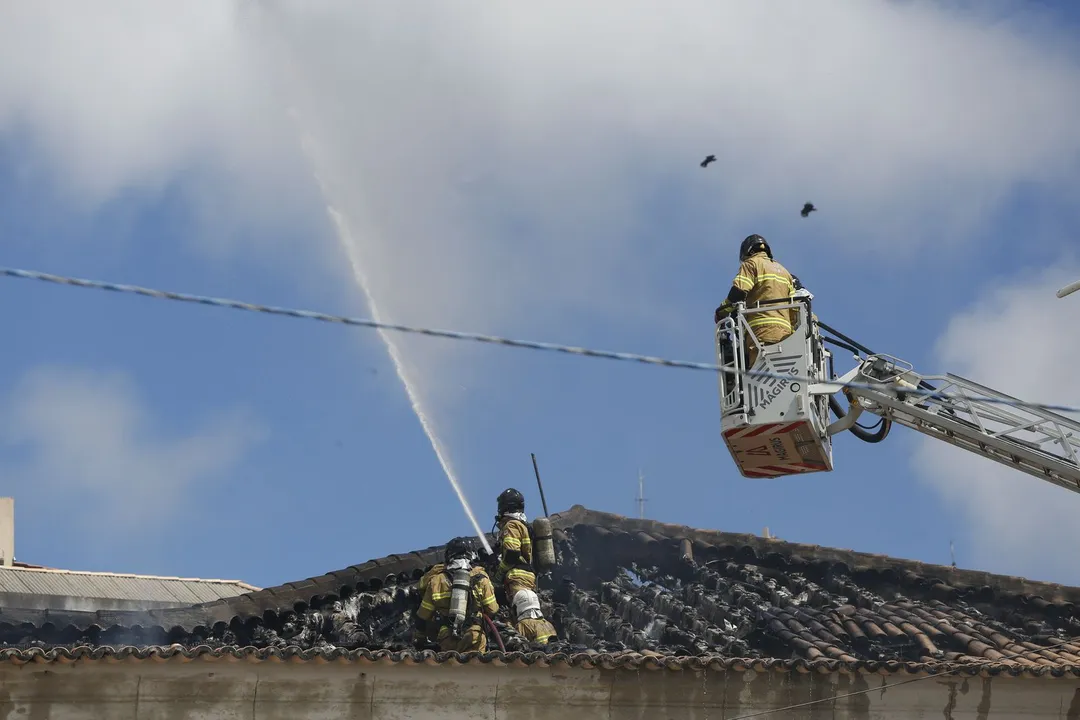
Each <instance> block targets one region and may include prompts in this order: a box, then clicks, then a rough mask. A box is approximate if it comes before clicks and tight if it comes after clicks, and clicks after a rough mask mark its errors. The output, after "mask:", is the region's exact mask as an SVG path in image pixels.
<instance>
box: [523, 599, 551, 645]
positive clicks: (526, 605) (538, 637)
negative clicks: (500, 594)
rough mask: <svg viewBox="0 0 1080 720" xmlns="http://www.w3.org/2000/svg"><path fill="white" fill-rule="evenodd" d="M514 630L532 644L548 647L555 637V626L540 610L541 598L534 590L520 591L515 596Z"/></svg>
mask: <svg viewBox="0 0 1080 720" xmlns="http://www.w3.org/2000/svg"><path fill="white" fill-rule="evenodd" d="M513 608H514V629H515V630H517V633H518V635H520V636H521V637H522V638H524V639H525V640H527V641H528V642H530V643H535V644H537V645H547V644H548V641H550V640H551V639H552V638H553V637H555V626H554V625H552V624H551V623H550V622H548V621H547V619H545V618H544V613H543V612H542V611H541V610H540V596H538V595H537V594H536V593H535V592H534V591H532V590H518V592H517V594H516V595H515V596H514V602H513Z"/></svg>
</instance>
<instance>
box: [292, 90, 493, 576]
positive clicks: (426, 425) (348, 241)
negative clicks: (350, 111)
mask: <svg viewBox="0 0 1080 720" xmlns="http://www.w3.org/2000/svg"><path fill="white" fill-rule="evenodd" d="M289 114H290V115H291V116H292V118H293V121H294V122H295V123H296V124H297V127H299V119H298V117H297V113H296V112H295V110H290V112H289ZM300 145H301V148H302V150H303V152H304V156H305V157H306V158H307V161H308V163H309V164H310V165H311V167H312V175H313V176H314V178H315V182H316V183H318V185H319V189H320V191H321V193H322V198H323V201H324V202H325V203H326V212H327V214H329V215H330V219H331V220H333V222H334V229H335V231H336V233H337V237H338V241H339V242H340V243H341V245H342V247H343V248H344V250H345V254H346V256H347V257H348V258H349V264H350V265H351V266H352V271H353V277H354V278H355V279H356V283H357V284H358V285H359V286H360V289H361V290H363V292H364V296H365V297H366V298H367V304H368V308H369V309H370V311H371V316H372V319H373V320H375V321H376V322H381V321H382V314H381V313H380V312H379V306H378V304H377V303H376V302H375V297H374V296H373V295H372V293H371V285H370V283H369V282H368V278H367V274H366V273H365V272H364V268H363V262H362V261H361V258H360V253H359V250H358V249H357V245H356V242H354V239H353V235H352V232H351V231H350V230H349V225H348V222H347V221H346V219H345V216H344V215H343V214H342V213H341V212H339V211H338V210H337V209H336V208H335V207H334V206H333V204H332V203H331V202H330V199H329V198H330V193H329V192H328V190H327V187H326V184H325V183H324V182H323V179H322V177H321V176H320V175H319V172H318V171H317V170H315V168H316V167H317V164H316V162H315V153H314V147H313V145H314V143H313V141H312V140H311V138H310V137H309V136H308V135H306V134H304V133H303V131H301V133H300ZM377 332H378V333H379V337H380V338H382V341H383V343H385V344H386V349H387V351H388V352H389V353H390V359H391V360H392V361H393V363H394V370H395V371H397V376H398V378H399V379H400V380H401V384H402V385H404V386H405V393H406V394H407V395H408V396H409V403H410V404H411V405H412V409H413V412H414V413H416V417H417V419H418V420H420V426H421V427H422V428H423V429H424V434H425V435H427V438H428V441H429V442H430V443H431V448H432V449H433V450H434V451H435V457H437V458H438V460H439V464H440V465H441V466H442V469H443V472H445V473H446V478H447V480H449V481H450V485H451V487H453V489H454V493H455V494H457V496H458V500H459V501H461V507H462V508H463V509H464V510H465V514H466V515H468V517H469V522H471V523H472V526H473V529H474V530H475V531H476V536H477V537H478V538H480V543H481V544H482V545H483V546H484V550H485V552H487V553H488V554H489V555H490V554H491V545H490V544H489V543H488V541H487V536H485V535H484V531H483V530H481V529H480V523H478V522H477V521H476V516H474V515H473V511H472V508H471V507H470V506H469V501H468V499H466V497H465V493H464V492H463V491H462V489H461V483H460V482H458V478H457V474H456V473H455V472H454V468H453V466H451V464H450V459H449V457H448V456H447V453H446V449H445V448H444V447H443V444H442V442H441V441H440V440H439V436H438V435H437V434H436V432H435V428H434V427H433V426H432V424H431V420H430V419H429V418H428V415H427V413H426V412H424V406H423V404H422V403H421V402H420V396H419V394H418V393H417V392H416V387H415V385H414V383H413V382H412V380H411V379H410V377H409V373H408V371H407V370H406V367H405V361H404V359H403V358H402V356H401V349H400V348H399V347H398V346H397V343H395V342H394V340H393V338H391V337H390V335H389V334H388V333H387V332H386V331H385V330H383V329H381V328H379V329H377Z"/></svg>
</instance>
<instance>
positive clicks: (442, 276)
mask: <svg viewBox="0 0 1080 720" xmlns="http://www.w3.org/2000/svg"><path fill="white" fill-rule="evenodd" d="M1077 32H1080V10H1077V9H1076V7H1075V5H1074V4H1071V3H1065V2H1060V3H1058V2H1049V1H1047V2H1040V3H1032V2H1025V3H1022V2H1012V1H1011V0H995V1H994V2H978V3H974V2H929V1H921V0H907V1H905V2H899V1H885V0H882V1H870V0H828V1H823V2H816V3H813V7H811V6H810V4H808V3H805V2H801V1H800V0H777V2H774V3H770V4H769V5H768V6H767V7H766V6H765V5H763V4H750V3H746V4H738V5H736V4H734V3H716V2H708V1H705V0H701V1H697V0H687V1H686V2H683V3H679V4H678V5H676V6H670V7H668V6H665V8H664V9H663V11H661V10H659V6H657V5H656V4H655V3H649V2H644V1H643V0H618V2H614V1H608V0H595V1H594V2H590V3H588V4H587V6H583V5H582V4H581V3H572V2H568V1H564V0H551V1H550V2H547V3H543V4H532V5H520V4H516V5H513V6H510V5H498V4H492V3H487V2H480V1H479V0H462V1H461V2H457V3H453V4H448V3H442V2H436V1H435V0H432V1H430V2H428V1H424V0H412V1H411V2H399V3H392V4H386V3H356V2H349V1H347V0H234V1H233V2H221V1H219V0H190V1H189V2H185V3H179V4H178V3H175V2H164V1H154V2H147V1H146V0H111V1H110V9H109V12H107V13H102V12H101V9H100V7H98V6H95V7H93V8H91V7H90V6H89V5H88V4H86V3H84V2H80V1H79V0H38V1H37V2H34V3H6V4H4V5H3V6H2V7H0V247H2V252H0V265H4V266H7V267H16V268H27V269H32V270H40V271H44V272H50V273H57V274H61V275H71V276H76V277H88V278H96V279H101V280H107V281H114V282H122V283H130V284H137V285H143V286H150V287H157V288H162V289H167V290H175V291H181V292H188V293H195V294H204V295H211V296H217V297H228V298H236V299H241V300H247V301H251V302H257V303H264V304H269V305H278V306H291V307H300V308H306V309H312V310H319V311H324V312H330V313H338V314H345V315H356V316H363V317H372V316H377V317H379V318H381V319H383V320H386V321H391V322H399V323H405V324H411V325H421V326H428V327H437V328H448V329H456V330H462V331H469V332H482V333H494V334H502V335H507V336H511V337H515V338H522V339H532V340H540V341H548V342H557V343H568V344H573V345H585V346H591V347H597V348H602V349H610V350H623V351H628V352H640V353H645V354H650V355H661V356H666V357H672V358H678V359H683V360H695V361H700V362H712V361H713V360H714V359H715V356H714V348H713V326H712V323H711V317H712V312H713V309H714V308H715V307H716V305H717V304H719V302H720V301H721V300H722V299H723V297H724V296H725V295H726V294H727V290H728V288H729V286H730V283H731V279H732V277H733V276H734V274H735V270H736V268H737V248H738V246H739V243H740V242H741V240H742V238H744V237H745V236H746V235H748V234H750V233H754V232H756V233H760V234H762V235H764V236H765V237H766V238H768V239H769V241H770V243H771V245H772V247H773V249H774V251H775V254H776V257H777V259H778V260H779V261H780V262H781V263H783V264H784V265H785V266H786V267H788V268H789V269H790V270H791V271H793V272H795V273H796V274H798V275H799V276H800V278H801V279H802V280H803V282H804V283H805V284H806V285H807V286H808V287H809V288H810V289H811V290H812V291H813V292H814V294H815V296H816V299H815V311H816V312H817V314H818V315H819V316H820V317H821V318H822V320H824V321H825V322H827V323H829V324H830V325H832V326H833V327H836V328H838V329H840V330H842V331H843V332H845V333H846V334H848V335H851V336H853V337H855V338H857V339H858V340H860V341H861V342H863V343H864V344H866V345H868V346H870V347H872V348H874V349H875V350H879V351H881V352H887V353H889V354H891V355H894V356H897V357H900V358H903V359H904V360H907V361H909V362H911V363H913V364H914V366H915V368H916V369H917V370H919V371H921V372H924V373H927V374H940V373H945V372H954V373H957V374H960V375H963V376H965V377H969V378H972V379H974V380H977V381H980V382H983V383H984V384H988V385H990V386H992V387H994V388H996V389H998V390H1000V391H1003V392H1007V393H1010V394H1014V395H1017V396H1020V397H1022V398H1025V399H1029V400H1032V401H1042V402H1054V403H1064V404H1070V405H1073V406H1080V381H1078V380H1077V376H1076V372H1075V369H1074V368H1075V360H1074V358H1075V357H1076V356H1077V354H1078V353H1080V333H1077V331H1076V327H1077V322H1078V321H1080V295H1074V296H1071V297H1068V298H1065V299H1057V298H1056V297H1055V296H1054V292H1055V290H1056V289H1057V288H1058V287H1061V286H1062V285H1064V284H1065V283H1067V282H1070V281H1072V280H1075V279H1077V278H1080V253H1078V252H1077V249H1076V248H1077V239H1078V237H1080V207H1078V206H1077V205H1076V203H1075V197H1076V193H1077V191H1078V190H1080V125H1078V124H1077V123H1076V117H1077V116H1078V114H1080V50H1078V49H1077V46H1076V43H1075V37H1076V34H1077ZM707 154H714V155H716V157H717V161H716V162H715V163H713V164H712V165H710V166H709V167H708V168H707V169H704V170H703V169H702V168H700V167H699V166H698V163H699V162H700V161H701V159H702V158H703V157H704V156H705V155H707ZM807 201H810V202H813V203H814V204H815V205H816V206H817V207H818V208H819V211H818V212H816V213H814V214H813V215H811V216H810V217H809V218H807V219H803V218H801V217H800V216H799V209H800V208H801V207H802V204H803V203H804V202H807ZM0 327H2V328H3V329H4V337H5V341H6V342H5V351H4V352H3V353H0V477H3V478H5V480H6V481H5V483H4V488H3V494H5V495H11V496H14V497H15V498H16V557H17V558H18V559H19V560H21V561H25V562H32V563H38V564H44V565H48V566H52V567H63V568H73V569H87V570H107V571H120V572H136V573H153V574H160V575H178V576H183V577H215V578H234V579H242V580H244V581H247V582H250V583H253V584H255V585H259V586H264V587H265V586H270V585H274V584H278V583H283V582H288V581H290V580H296V579H301V578H305V577H309V576H314V575H320V574H323V573H325V572H327V571H331V570H334V569H338V568H342V567H345V566H348V565H353V564H357V563H362V562H365V561H366V560H368V559H371V558H377V557H381V556H384V555H387V554H390V553H400V552H408V551H410V550H414V549H421V548H425V547H428V546H431V545H438V544H441V543H443V542H445V541H446V540H447V539H449V538H450V537H453V536H455V535H469V534H472V532H473V526H472V524H471V522H470V520H469V518H468V517H467V515H466V513H465V512H464V511H463V509H462V506H461V504H460V503H459V501H458V498H457V496H456V495H455V493H454V491H453V489H452V488H451V485H450V483H449V482H448V480H447V477H446V473H445V472H444V470H443V468H442V466H441V465H440V462H439V459H438V458H437V457H436V454H435V452H434V451H433V449H432V444H431V442H430V441H429V439H428V437H427V436H426V435H425V432H424V429H423V427H422V424H421V422H420V421H419V419H418V417H417V414H416V412H415V411H414V407H413V398H414V399H415V400H416V402H418V403H419V405H420V407H421V409H422V411H423V412H424V414H425V416H426V419H427V422H428V424H429V425H430V427H432V428H433V429H434V432H435V433H436V435H437V437H438V439H439V440H438V441H439V443H440V446H441V447H442V449H443V450H444V451H445V456H446V460H447V462H448V465H449V467H450V468H451V470H452V472H453V473H454V475H455V476H456V477H457V478H458V479H459V482H460V486H461V488H462V492H463V493H464V495H465V497H466V498H467V499H468V501H469V503H470V504H471V507H472V509H473V512H474V514H475V517H476V518H477V520H478V522H479V524H480V526H481V527H482V528H483V529H485V530H486V529H488V528H490V526H491V523H492V521H493V515H494V510H495V507H494V505H495V497H496V496H497V495H498V493H499V492H500V491H502V490H503V489H504V488H506V487H511V486H512V487H517V488H519V489H520V490H522V491H523V492H524V493H525V496H526V499H527V503H528V512H529V514H530V516H533V515H535V514H537V512H539V510H540V503H539V495H538V492H537V490H536V482H535V479H534V477H533V474H532V465H531V462H530V459H529V454H530V453H535V454H536V456H537V461H538V464H539V468H540V472H541V475H542V478H543V481H544V489H545V494H546V498H547V503H548V506H549V510H550V511H551V512H556V511H560V510H566V509H569V508H570V507H571V506H572V505H575V504H581V505H584V506H586V507H589V508H592V509H596V510H604V511H609V512H614V513H619V514H623V515H630V516H633V515H635V514H636V512H637V507H636V503H635V496H636V494H637V489H638V485H637V479H638V473H639V471H640V472H641V473H643V474H644V477H645V495H646V497H647V499H648V502H647V503H646V505H645V512H646V515H647V517H649V518H652V519H656V520H661V521H664V522H672V523H679V524H686V525H691V526H695V527H699V528H712V529H720V530H727V531H734V532H748V533H755V534H760V533H761V532H762V531H763V529H764V528H765V527H768V528H769V530H770V532H771V533H772V534H773V535H775V536H778V537H780V538H782V539H784V540H790V541H796V542H803V543H811V544H817V545H823V546H831V547H840V548H849V549H854V550H859V551H864V552H873V553H884V554H888V555H892V556H896V557H901V558H909V559H916V560H922V561H925V562H932V563H941V564H948V563H949V562H950V560H951V555H950V543H952V545H953V547H954V549H955V550H954V551H955V559H956V562H957V564H958V565H959V566H961V567H965V568H971V569H979V570H986V571H991V572H998V573H1005V574H1010V575H1021V576H1026V577H1029V578H1032V579H1039V580H1049V581H1055V582H1064V583H1069V584H1075V585H1080V563H1078V562H1077V561H1076V560H1075V559H1073V557H1072V555H1071V553H1068V552H1061V551H1059V550H1057V548H1068V547H1073V546H1075V545H1076V543H1077V541H1080V526H1078V525H1077V524H1076V523H1075V522H1074V521H1073V518H1074V517H1075V512H1076V510H1077V509H1078V508H1080V495H1074V494H1071V493H1068V492H1066V491H1064V490H1060V489H1058V488H1056V487H1054V486H1051V485H1048V484H1046V483H1043V482H1041V481H1039V480H1037V479H1035V478H1030V477H1029V476H1026V475H1024V474H1021V473H1017V472H1015V471H1010V470H1009V469H1007V468H1004V467H1001V466H998V465H997V464H995V463H993V462H991V461H989V460H985V459H982V458H979V457H976V456H974V455H970V454H968V453H966V452H964V451H962V450H959V449H956V448H952V447H951V446H947V445H944V444H942V443H938V442H936V441H933V440H930V439H927V438H924V437H923V436H921V435H919V434H917V433H915V432H913V431H910V430H907V429H905V428H900V427H897V428H894V430H893V432H892V433H891V435H890V436H889V438H888V439H887V440H886V441H885V442H884V443H882V444H880V445H867V444H863V443H860V442H859V441H858V440H856V439H855V438H853V437H850V436H841V437H838V438H837V439H836V443H835V448H834V453H835V464H836V469H835V470H834V471H833V472H831V473H828V474H814V475H809V476H804V477H789V478H783V479H776V480H767V481H763V480H749V479H746V478H743V477H741V476H740V475H739V474H738V472H737V470H736V469H735V466H734V464H733V462H732V460H731V458H730V456H729V454H728V452H727V450H726V449H725V447H724V445H723V442H722V440H721V436H720V417H719V398H718V394H717V386H716V379H715V377H714V376H713V375H711V374H709V373H705V372H695V371H692V370H680V369H669V368H660V367H648V366H642V365H637V364H630V363H618V362H613V361H605V360H599V359H591V358H580V357H569V356H563V355H556V354H551V353H541V352H532V351H527V350H522V349H514V348H501V347H493V346H487V345H480V344H472V343H463V342H456V341H452V340H446V339H437V338H428V337H418V336H406V335H402V334H400V333H387V334H385V335H381V334H380V333H379V332H377V331H374V330H370V329H362V328H350V327H344V326H338V325H329V324H323V323H315V322H309V321H303V320H298V319H290V318H281V317H272V316H266V315H255V314H248V313H240V312H236V311H231V310H225V309H217V308H210V307H202V306H195V305H188V304H182V303H169V302H165V301H158V300H151V299H146V298H140V297H135V296H125V295H118V294H114V293H104V292H99V291H93V290H84V289H78V288H68V287H60V286H54V285H46V284H43V283H36V282H33V281H28V280H18V279H4V280H2V281H0ZM387 342H389V343H391V345H392V350H393V352H392V353H391V351H390V349H389V348H388V346H387ZM395 357H396V358H397V360H398V361H399V362H400V363H401V366H402V367H401V371H400V372H401V374H400V375H399V372H398V370H397V369H396V368H395V363H394V358H395ZM847 362H848V360H847V359H846V358H843V357H838V358H837V364H838V366H842V367H843V369H846V367H848V366H849V364H848V365H846V364H845V363H847ZM402 375H403V376H404V377H405V378H406V379H407V380H408V382H409V384H410V392H411V394H410V392H406V389H405V388H404V387H403V384H402V380H401V376H402Z"/></svg>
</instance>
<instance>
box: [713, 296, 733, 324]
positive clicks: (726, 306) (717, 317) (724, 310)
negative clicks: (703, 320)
mask: <svg viewBox="0 0 1080 720" xmlns="http://www.w3.org/2000/svg"><path fill="white" fill-rule="evenodd" d="M731 310H732V306H731V303H730V302H728V301H727V300H725V301H724V302H722V303H720V307H718V308H716V312H714V313H713V324H714V325H717V324H719V323H720V321H721V320H723V319H724V316H725V315H728V314H730V313H731Z"/></svg>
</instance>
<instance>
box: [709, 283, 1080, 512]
mask: <svg viewBox="0 0 1080 720" xmlns="http://www.w3.org/2000/svg"><path fill="white" fill-rule="evenodd" d="M811 298H812V296H810V295H809V293H805V295H804V296H803V297H795V298H791V299H785V300H780V301H773V302H767V303H760V304H759V305H758V306H756V307H753V308H748V307H747V306H746V304H745V303H736V304H735V306H734V308H733V311H732V313H731V314H730V315H729V316H727V317H725V318H722V319H721V320H720V322H719V323H717V325H716V353H717V364H718V365H719V366H720V367H721V372H720V373H718V375H719V383H720V414H721V431H722V434H723V438H724V442H725V444H726V445H727V448H728V450H729V451H730V452H731V456H732V458H733V459H734V461H735V464H736V465H737V466H738V468H739V472H740V473H741V474H742V475H743V476H744V477H748V478H775V477H783V476H789V475H797V474H803V473H814V472H829V471H831V470H832V469H833V450H832V438H833V436H835V435H836V434H838V433H840V432H843V431H845V430H847V431H850V432H851V433H852V434H854V435H855V436H856V437H858V438H859V439H860V440H863V441H865V442H870V443H877V442H881V441H882V440H884V439H885V437H886V436H887V435H888V434H889V431H890V429H891V427H892V425H893V424H894V423H895V424H898V425H903V426H905V427H909V428H911V429H912V430H917V431H918V432H921V433H923V434H924V435H928V436H930V437H933V438H936V439H938V440H941V441H943V442H947V443H949V444H951V445H955V446H956V447H960V448H963V449H964V450H967V451H969V452H972V453H975V454H977V455H981V456H983V457H985V458H988V459H990V460H994V461H995V462H998V463H1001V464H1003V465H1008V466H1009V467H1012V468H1014V469H1016V470H1019V471H1021V472H1025V473H1028V474H1029V475H1034V476H1035V477H1038V478H1041V479H1043V480H1046V481H1047V482H1050V483H1053V484H1055V485H1058V486H1060V487H1063V488H1066V489H1068V490H1072V491H1074V492H1080V422H1077V421H1076V420H1073V419H1071V418H1068V417H1065V416H1064V415H1061V414H1059V413H1055V412H1051V411H1049V410H1044V409H1041V408H1039V407H1035V406H1032V405H1025V404H1023V403H1022V402H1021V401H1019V400H1017V399H1016V398H1013V397H1011V396H1009V395H1006V394H1004V393H1001V392H998V391H997V390H994V389H992V388H988V387H986V386H984V385H980V384H979V383H976V382H973V381H971V380H968V379H966V378H962V377H959V376H957V375H951V374H946V375H921V374H919V373H917V372H915V370H914V368H913V367H912V366H911V364H910V363H907V362H905V361H903V360H900V359H899V358H895V357H892V356H890V355H884V354H880V353H875V352H872V351H870V350H869V349H868V348H866V347H864V346H862V345H861V344H859V343H858V342H856V341H854V340H852V339H851V338H849V337H847V336H845V335H843V334H842V333H840V332H838V331H836V330H833V329H832V328H830V327H829V326H828V325H826V324H824V323H822V322H820V321H819V320H818V319H817V317H816V316H815V315H814V314H813V312H812V310H811ZM769 310H784V311H786V312H788V313H790V316H791V318H792V320H793V322H792V325H793V326H794V328H795V331H794V332H793V333H792V334H791V335H790V336H788V337H787V338H785V339H784V340H783V341H781V342H779V343H774V344H764V345H763V344H762V343H760V342H759V341H758V339H757V337H756V336H755V335H754V333H753V332H752V331H751V329H750V325H749V323H748V320H749V319H750V318H752V317H753V315H754V314H755V313H759V312H765V311H769ZM751 344H752V345H753V346H754V347H756V348H757V351H758V352H757V358H756V360H755V362H754V365H753V367H750V368H747V367H746V359H747V357H748V356H747V353H746V350H747V349H748V347H749V346H750V345H751ZM826 344H829V345H833V346H836V347H838V348H840V349H843V350H847V351H849V352H850V353H851V354H852V358H853V361H854V367H852V368H851V369H850V370H847V371H845V372H843V374H840V375H837V374H836V372H835V369H834V366H833V359H834V357H833V351H832V350H831V349H830V348H828V347H826ZM841 396H842V397H844V398H845V399H846V400H847V409H845V408H844V406H843V405H842V404H841V402H840V400H839V398H840V397H841ZM867 414H869V415H871V416H876V417H877V423H876V424H874V425H872V426H869V427H867V426H864V425H860V424H859V422H858V421H859V419H860V418H861V417H863V416H864V415H867ZM834 418H835V419H834Z"/></svg>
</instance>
